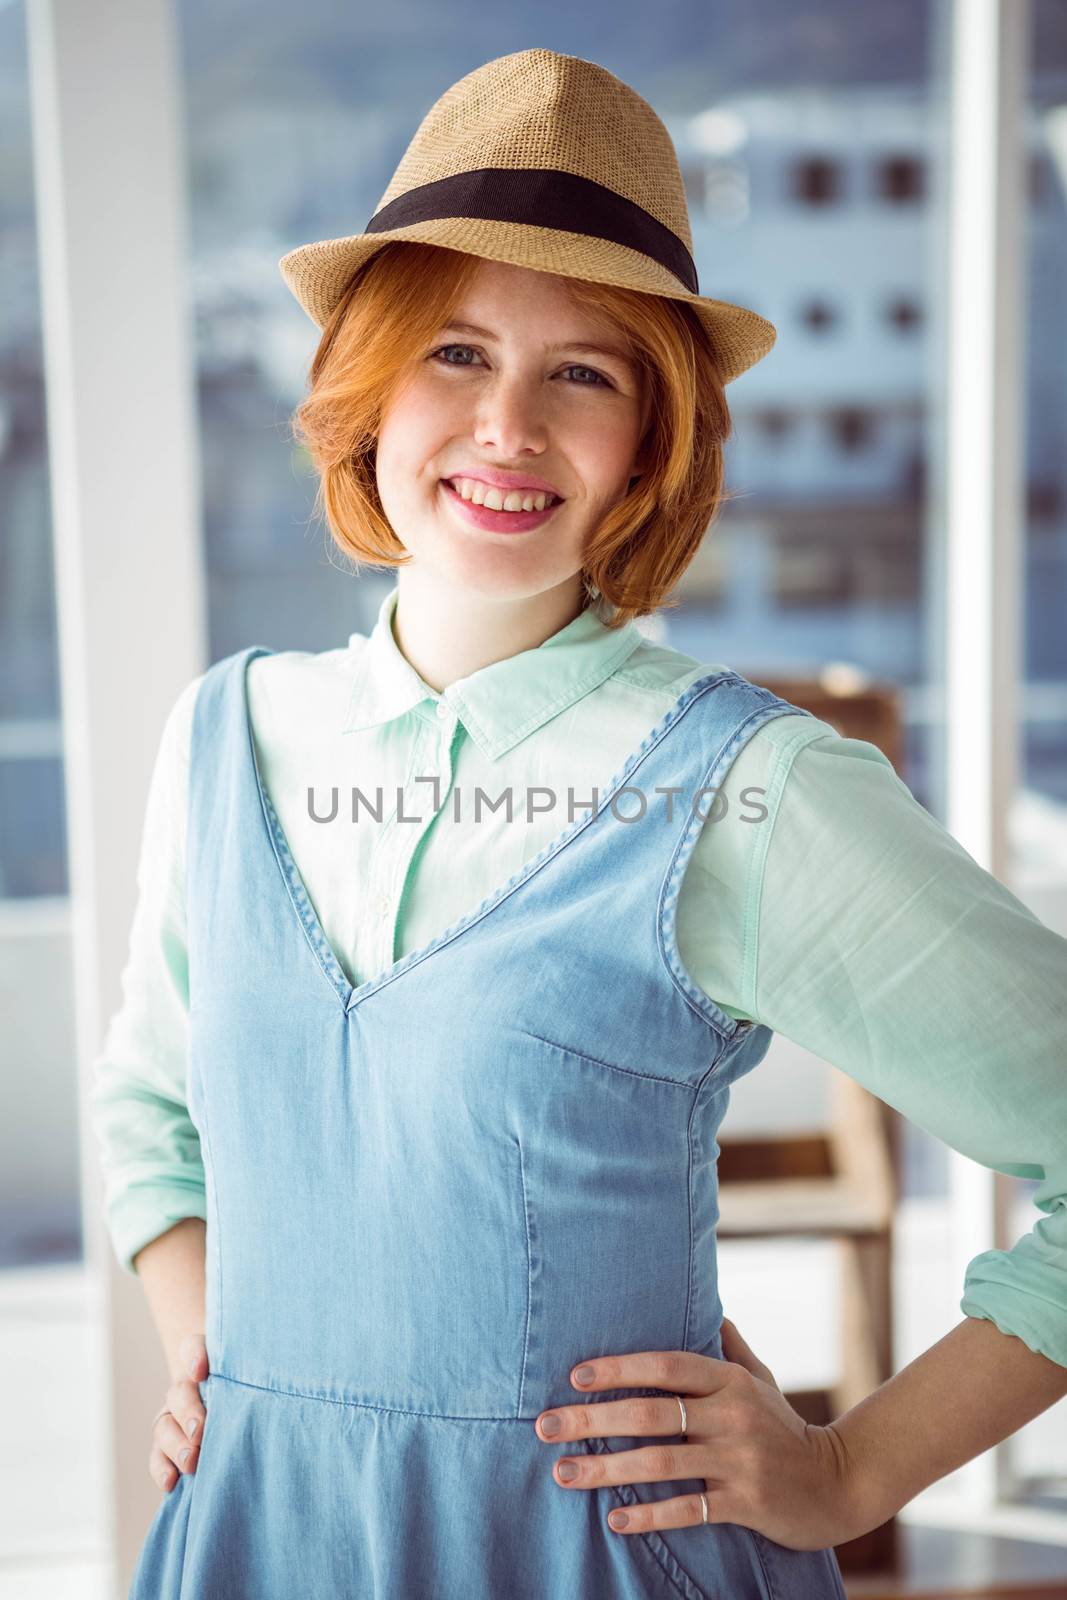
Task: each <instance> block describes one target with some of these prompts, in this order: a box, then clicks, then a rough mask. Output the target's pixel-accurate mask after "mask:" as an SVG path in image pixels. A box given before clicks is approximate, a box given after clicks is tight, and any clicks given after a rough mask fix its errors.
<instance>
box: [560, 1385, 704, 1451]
mask: <svg viewBox="0 0 1067 1600" xmlns="http://www.w3.org/2000/svg"><path fill="white" fill-rule="evenodd" d="M553 1420H555V1421H556V1422H558V1424H559V1426H558V1428H556V1430H555V1432H553V1431H552V1428H551V1423H552V1421H553ZM686 1421H687V1429H686V1431H687V1432H692V1431H693V1426H694V1419H693V1416H692V1411H691V1410H690V1414H689V1416H688V1417H687V1418H686ZM534 1427H535V1430H536V1432H537V1436H538V1438H540V1439H543V1440H545V1442H546V1443H547V1444H559V1443H560V1441H561V1440H563V1439H611V1438H617V1437H618V1436H619V1435H620V1434H646V1433H648V1434H662V1433H681V1431H682V1413H681V1411H680V1410H679V1408H678V1402H677V1400H668V1399H663V1400H660V1399H657V1398H656V1397H655V1396H648V1395H634V1397H633V1399H632V1400H602V1401H600V1402H599V1403H598V1404H597V1405H593V1406H557V1407H556V1409H555V1410H553V1411H545V1412H543V1413H542V1414H541V1416H539V1417H538V1418H537V1421H536V1423H535V1424H534Z"/></svg>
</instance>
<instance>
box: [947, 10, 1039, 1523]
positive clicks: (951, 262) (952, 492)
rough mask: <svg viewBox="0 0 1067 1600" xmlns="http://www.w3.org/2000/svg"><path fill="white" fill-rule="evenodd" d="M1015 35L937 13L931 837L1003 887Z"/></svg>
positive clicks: (989, 1480) (1015, 306)
mask: <svg viewBox="0 0 1067 1600" xmlns="http://www.w3.org/2000/svg"><path fill="white" fill-rule="evenodd" d="M1030 21H1031V19H1030V6H1029V0H953V3H952V8H951V46H950V55H951V66H950V72H949V92H950V96H951V105H950V141H949V185H948V201H949V218H948V234H949V244H948V294H947V312H948V373H947V459H946V550H945V594H944V600H945V710H946V718H945V720H946V750H945V753H946V788H945V793H946V822H947V825H948V828H949V830H950V832H951V833H952V834H954V835H955V837H956V838H957V839H958V840H959V841H960V843H961V844H962V845H963V846H964V848H965V849H966V850H968V851H969V852H970V854H971V855H972V856H974V858H975V859H976V860H977V861H978V862H979V863H980V864H981V865H982V866H983V867H985V868H986V870H987V871H989V872H991V873H993V874H994V876H995V877H997V878H999V879H1001V880H1002V881H1004V882H1006V881H1007V874H1008V867H1009V862H1008V844H1007V820H1008V809H1009V806H1010V805H1011V803H1012V800H1013V797H1014V794H1015V789H1016V783H1017V776H1018V767H1019V755H1018V739H1019V721H1018V717H1019V711H1018V707H1019V704H1020V699H1021V697H1020V680H1021V678H1022V675H1023V670H1024V668H1023V656H1022V649H1021V643H1022V641H1021V627H1020V617H1019V608H1020V598H1021V593H1022V582H1021V580H1022V556H1023V549H1024V535H1025V498H1024V485H1023V470H1022V464H1023V461H1024V455H1023V450H1022V440H1023V419H1024V415H1025V406H1024V389H1023V376H1024V371H1025V367H1024V349H1023V344H1024V328H1025V324H1024V321H1023V317H1022V304H1021V274H1022V266H1023V255H1022V239H1023V234H1024V225H1025V207H1026V203H1027V194H1028V182H1027V179H1028V171H1027V161H1026V139H1025V129H1026V122H1027V118H1026V95H1027V84H1026V73H1025V63H1026V60H1027V52H1028V46H1029V38H1030ZM966 959H967V953H966V947H965V944H961V947H960V960H961V961H966ZM1004 1065H1005V1069H1006V1070H1007V1069H1008V1068H1010V1065H1011V1063H1010V1062H1005V1064H1004ZM950 1170H951V1206H952V1236H953V1251H954V1259H953V1262H952V1269H953V1271H954V1272H955V1274H956V1278H957V1281H958V1282H959V1283H960V1284H961V1286H962V1282H963V1271H964V1268H965V1266H966V1263H967V1262H968V1261H969V1260H970V1259H971V1258H972V1257H973V1256H975V1255H977V1254H978V1253H979V1252H980V1251H982V1250H987V1249H991V1248H1003V1247H1005V1246H1006V1245H1007V1244H1010V1243H1011V1242H1012V1241H1011V1240H1010V1239H1005V1238H1003V1237H1001V1236H1000V1231H999V1230H998V1228H997V1225H996V1213H995V1198H996V1188H997V1181H996V1179H995V1176H994V1174H993V1173H992V1172H990V1171H989V1170H988V1169H987V1168H984V1167H980V1166H979V1165H978V1164H977V1163H975V1162H972V1161H969V1160H967V1159H965V1158H964V1157H962V1156H958V1155H956V1154H955V1152H953V1153H952V1156H951V1168H950ZM1005 1181H1006V1180H1005ZM1006 1462H1007V1447H1006V1446H998V1447H997V1448H996V1449H995V1450H992V1451H988V1452H986V1453H985V1454H984V1455H982V1456H980V1457H978V1459H977V1460H976V1461H973V1462H971V1463H970V1464H969V1465H968V1466H967V1467H965V1468H963V1469H961V1472H960V1475H959V1483H960V1485H961V1487H962V1488H963V1491H964V1494H965V1496H966V1498H967V1499H968V1501H969V1502H971V1503H972V1504H973V1506H974V1507H975V1508H976V1509H978V1508H980V1507H981V1506H983V1505H988V1504H991V1503H992V1502H993V1500H994V1499H995V1498H996V1496H997V1495H998V1493H999V1492H1000V1491H1001V1490H1002V1489H1003V1488H1004V1482H1003V1479H1004V1475H1005V1469H1006Z"/></svg>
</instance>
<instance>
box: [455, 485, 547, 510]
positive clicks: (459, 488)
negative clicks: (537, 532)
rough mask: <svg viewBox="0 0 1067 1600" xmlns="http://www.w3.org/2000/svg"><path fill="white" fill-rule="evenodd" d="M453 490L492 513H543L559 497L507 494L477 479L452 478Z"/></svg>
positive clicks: (522, 491) (530, 492)
mask: <svg viewBox="0 0 1067 1600" xmlns="http://www.w3.org/2000/svg"><path fill="white" fill-rule="evenodd" d="M449 481H450V483H451V485H452V487H453V489H455V491H456V493H457V494H458V495H460V496H461V497H462V498H463V499H464V500H469V501H470V502H471V504H472V505H476V506H486V507H487V508H488V509H489V510H490V511H543V510H544V509H545V507H546V506H547V505H551V504H552V503H553V502H554V501H555V500H557V499H558V498H559V497H558V495H552V494H542V493H541V492H540V491H537V492H535V491H534V490H533V489H512V490H510V491H509V492H508V493H507V494H505V493H504V491H503V490H502V489H491V488H490V487H489V485H488V484H487V483H479V481H478V480H477V479H476V478H452V479H450V480H449Z"/></svg>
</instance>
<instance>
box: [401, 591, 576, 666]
mask: <svg viewBox="0 0 1067 1600" xmlns="http://www.w3.org/2000/svg"><path fill="white" fill-rule="evenodd" d="M397 589H398V594H397V602H396V609H395V611H394V614H393V637H394V639H395V640H396V643H397V646H398V648H399V649H400V652H401V654H402V655H403V656H404V657H405V658H406V659H407V660H408V661H409V662H410V664H411V665H412V666H413V667H414V669H415V671H416V672H417V673H418V674H419V677H420V678H422V680H423V682H424V683H427V684H429V686H430V688H431V689H433V690H435V691H436V692H437V693H438V694H441V693H443V692H444V690H445V689H447V688H448V686H449V684H450V683H455V682H456V681H457V680H458V679H460V678H467V677H469V676H470V675H471V673H473V672H478V671H479V670H480V669H481V668H482V667H488V666H491V665H492V664H493V662H495V661H503V660H505V659H506V658H507V657H508V656H515V655H519V654H521V652H522V651H524V650H534V649H536V648H537V646H538V645H541V644H544V642H545V640H546V639H551V637H552V636H553V634H556V633H558V632H559V631H560V629H561V628H565V627H566V626H567V624H568V623H569V622H573V621H574V619H575V617H577V616H579V615H580V614H581V612H582V610H583V609H584V606H585V587H584V584H583V582H582V577H581V574H580V573H576V574H575V575H574V576H573V577H571V578H568V579H567V581H566V582H565V583H561V584H558V585H557V586H556V587H555V588H552V589H546V590H544V591H543V592H542V593H541V594H535V595H523V596H522V597H521V598H518V599H512V598H504V599H498V598H497V597H495V596H493V595H483V594H476V593H474V592H473V591H471V590H470V589H465V588H461V587H458V586H451V585H444V584H442V583H441V582H440V580H439V579H438V578H437V577H436V576H434V577H433V578H432V580H431V579H428V578H427V577H426V575H424V574H420V573H418V572H415V571H413V570H403V569H401V570H398V572H397Z"/></svg>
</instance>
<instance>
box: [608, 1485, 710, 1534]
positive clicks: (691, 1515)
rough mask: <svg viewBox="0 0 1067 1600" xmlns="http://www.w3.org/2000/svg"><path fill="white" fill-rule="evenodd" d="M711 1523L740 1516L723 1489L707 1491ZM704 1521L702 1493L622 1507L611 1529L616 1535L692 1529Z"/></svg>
mask: <svg viewBox="0 0 1067 1600" xmlns="http://www.w3.org/2000/svg"><path fill="white" fill-rule="evenodd" d="M704 1495H705V1499H706V1500H707V1502H708V1521H709V1522H734V1521H736V1520H737V1519H736V1517H735V1516H734V1514H733V1513H732V1512H731V1510H730V1508H729V1506H728V1505H727V1503H726V1501H725V1499H724V1497H723V1493H722V1491H721V1490H719V1489H706V1490H705V1491H704ZM703 1521H704V1508H703V1506H702V1505H701V1503H700V1496H699V1494H680V1495H677V1496H676V1497H675V1498H674V1499H673V1500H649V1501H645V1500H642V1501H641V1502H640V1503H639V1504H637V1505H635V1506H619V1507H617V1508H616V1509H615V1510H614V1511H610V1512H609V1513H608V1527H609V1528H611V1530H612V1531H613V1532H614V1533H620V1534H630V1533H647V1532H648V1531H649V1529H650V1528H691V1527H693V1526H694V1525H695V1524H697V1523H702V1522H703Z"/></svg>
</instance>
